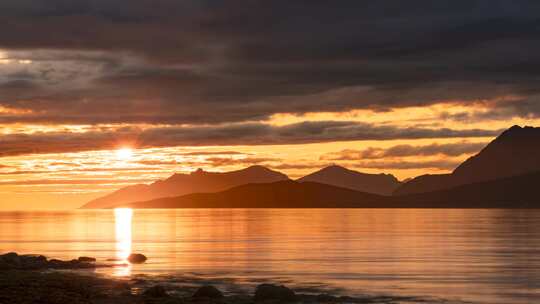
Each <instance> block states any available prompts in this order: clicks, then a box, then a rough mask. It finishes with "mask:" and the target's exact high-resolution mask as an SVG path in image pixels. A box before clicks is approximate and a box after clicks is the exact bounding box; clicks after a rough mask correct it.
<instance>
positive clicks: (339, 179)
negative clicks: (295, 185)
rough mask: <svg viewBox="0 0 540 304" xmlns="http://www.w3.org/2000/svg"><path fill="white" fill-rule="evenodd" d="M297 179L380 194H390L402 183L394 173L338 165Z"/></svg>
mask: <svg viewBox="0 0 540 304" xmlns="http://www.w3.org/2000/svg"><path fill="white" fill-rule="evenodd" d="M297 181H299V182H318V183H322V184H327V185H333V186H337V187H344V188H349V189H353V190H357V191H361V192H367V193H374V194H379V195H390V194H392V192H393V191H394V190H395V189H396V188H397V187H399V185H400V184H401V183H400V182H399V181H398V179H397V178H396V177H395V176H393V175H392V174H384V173H380V174H368V173H362V172H358V171H354V170H350V169H347V168H344V167H342V166H338V165H331V166H328V167H325V168H322V169H320V170H318V171H316V172H313V173H310V174H308V175H306V176H304V177H301V178H299V179H297Z"/></svg>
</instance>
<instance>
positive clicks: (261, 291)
mask: <svg viewBox="0 0 540 304" xmlns="http://www.w3.org/2000/svg"><path fill="white" fill-rule="evenodd" d="M254 300H255V301H266V300H278V301H280V302H294V301H296V300H297V297H296V294H295V293H294V291H292V290H291V289H289V288H287V287H285V286H283V285H279V286H278V285H273V284H261V285H259V286H257V289H256V290H255V297H254Z"/></svg>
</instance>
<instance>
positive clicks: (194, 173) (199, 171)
mask: <svg viewBox="0 0 540 304" xmlns="http://www.w3.org/2000/svg"><path fill="white" fill-rule="evenodd" d="M204 173H206V171H204V170H203V169H202V168H198V169H197V170H195V171H193V172H191V175H200V174H204Z"/></svg>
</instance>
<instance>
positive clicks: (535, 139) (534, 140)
mask: <svg viewBox="0 0 540 304" xmlns="http://www.w3.org/2000/svg"><path fill="white" fill-rule="evenodd" d="M538 155H540V128H535V127H529V126H525V127H520V126H517V125H516V126H513V127H511V128H509V129H507V130H505V131H504V132H502V133H501V134H500V135H499V136H498V137H497V138H495V139H494V140H493V141H491V142H490V143H489V144H488V145H487V146H486V147H484V148H483V149H482V150H481V151H480V152H479V153H477V154H476V155H474V156H472V157H470V158H469V159H467V160H465V161H464V162H463V163H461V164H460V165H459V166H458V167H457V168H456V169H455V170H454V171H453V172H452V173H449V174H438V175H437V174H435V175H430V174H426V175H421V176H418V177H415V178H413V179H412V180H410V181H409V182H407V183H404V184H403V185H401V186H400V187H399V188H397V189H396V190H395V191H394V195H408V194H414V193H424V192H432V191H437V190H443V189H448V188H452V187H455V186H459V185H466V184H470V183H476V182H482V181H489V180H496V179H499V178H504V177H511V176H518V175H521V174H525V173H528V172H533V171H537V170H540V157H538Z"/></svg>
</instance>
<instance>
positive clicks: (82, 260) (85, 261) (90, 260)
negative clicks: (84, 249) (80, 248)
mask: <svg viewBox="0 0 540 304" xmlns="http://www.w3.org/2000/svg"><path fill="white" fill-rule="evenodd" d="M78 261H79V262H84V263H95V262H96V258H91V257H84V256H82V257H79V258H78Z"/></svg>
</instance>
